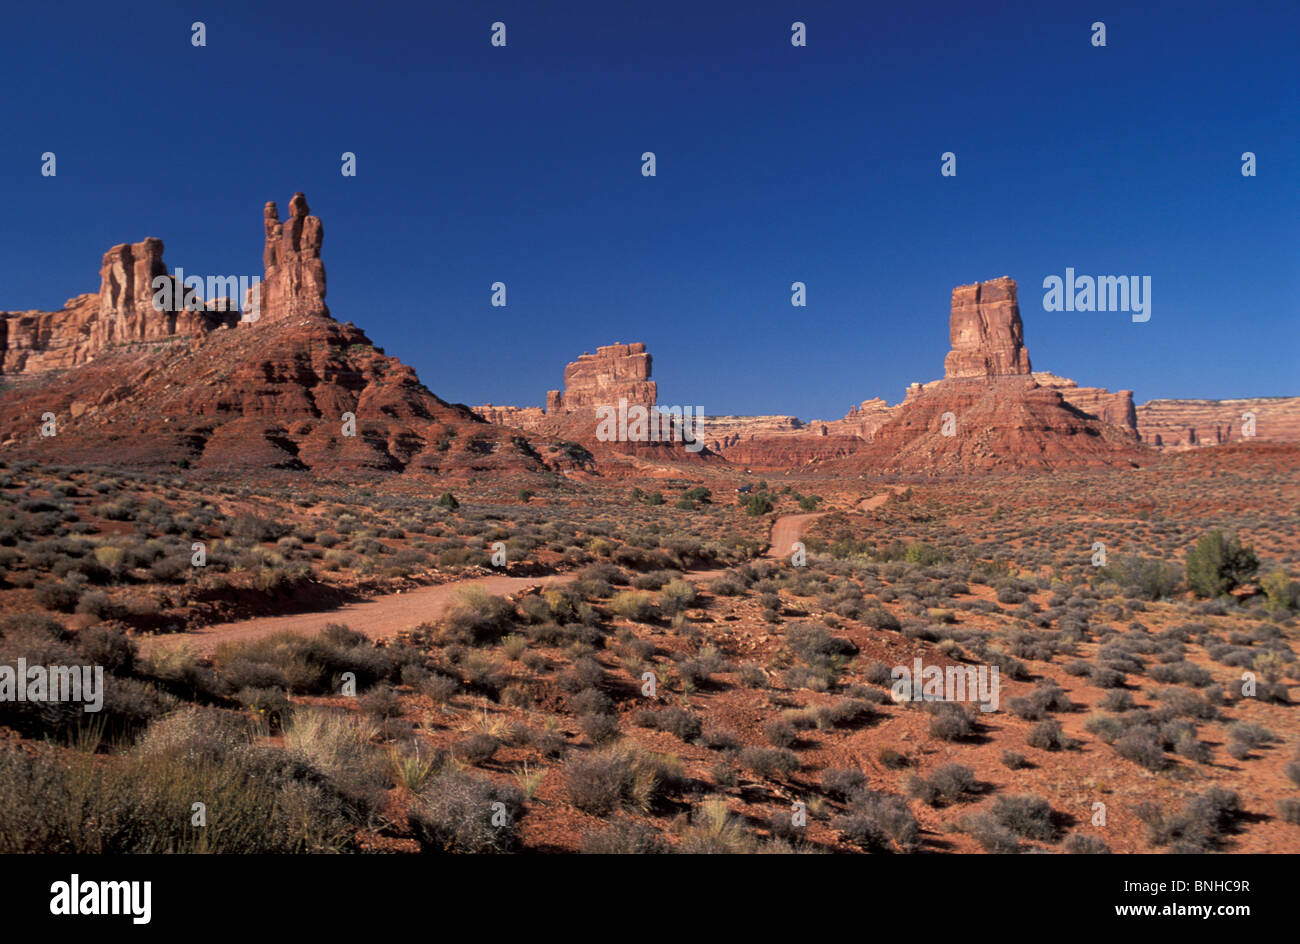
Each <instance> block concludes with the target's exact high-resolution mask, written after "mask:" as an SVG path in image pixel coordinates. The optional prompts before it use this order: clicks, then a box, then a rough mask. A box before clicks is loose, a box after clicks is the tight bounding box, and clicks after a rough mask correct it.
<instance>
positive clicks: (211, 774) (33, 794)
mask: <svg viewBox="0 0 1300 944" xmlns="http://www.w3.org/2000/svg"><path fill="white" fill-rule="evenodd" d="M196 797H202V798H203V801H204V802H205V803H206V804H207V805H208V807H209V809H210V810H213V811H216V810H220V815H215V816H211V817H210V818H209V820H208V823H207V825H206V826H204V827H201V828H196V827H194V826H192V825H190V816H189V810H190V806H191V804H192V803H193V802H194V799H195V798H196ZM179 810H183V811H185V815H177V811H179ZM367 812H368V810H367V808H366V807H363V806H360V805H358V803H357V802H355V801H353V800H350V799H349V798H347V797H346V796H344V795H343V794H342V793H340V791H339V790H338V789H337V787H336V785H335V784H333V783H332V782H331V781H330V779H328V778H326V777H323V776H322V775H321V773H320V772H319V771H316V770H313V769H312V768H310V767H307V768H304V767H303V766H302V765H301V764H299V763H296V762H295V761H294V760H293V759H292V758H289V757H288V756H287V755H285V754H284V752H283V751H278V750H275V749H270V748H260V747H255V746H254V745H253V744H252V743H251V739H250V737H249V735H248V732H247V731H246V730H242V729H241V728H240V727H236V726H234V725H232V724H229V723H227V722H226V721H225V719H222V718H220V717H219V716H217V715H216V713H215V712H194V711H184V712H177V713H175V714H173V715H169V716H167V717H165V718H162V719H159V720H158V721H156V722H154V724H153V725H152V726H151V728H150V731H149V733H148V734H147V735H146V737H145V738H143V739H142V740H141V743H140V745H139V746H138V747H137V748H135V749H133V750H132V751H130V752H129V753H127V754H124V755H122V756H120V757H118V758H115V759H114V762H113V763H111V764H100V763H96V762H95V759H94V758H92V757H90V756H88V755H84V754H76V755H71V756H66V757H56V756H55V755H53V754H52V753H48V752H46V751H39V752H36V753H33V754H29V753H27V752H21V753H20V752H14V751H0V852H5V853H9V852H43V853H57V852H72V853H79V854H120V853H163V852H217V853H221V852H228V853H231V852H233V853H291V852H345V851H350V850H352V849H353V848H354V847H355V846H354V839H353V836H354V835H355V833H356V831H357V829H358V828H359V827H360V826H361V825H362V823H363V822H364V819H365V817H366V815H367Z"/></svg>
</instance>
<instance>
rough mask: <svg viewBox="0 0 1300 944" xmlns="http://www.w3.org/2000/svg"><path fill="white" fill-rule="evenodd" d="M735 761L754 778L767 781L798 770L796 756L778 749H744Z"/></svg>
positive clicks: (797, 758) (788, 751)
mask: <svg viewBox="0 0 1300 944" xmlns="http://www.w3.org/2000/svg"><path fill="white" fill-rule="evenodd" d="M737 760H738V761H739V762H740V766H741V767H744V768H745V769H746V770H749V771H751V772H753V773H754V774H755V776H758V777H765V778H768V779H774V778H777V777H785V776H789V775H790V774H792V773H794V772H795V771H796V770H798V769H799V757H798V755H797V754H795V753H794V751H790V750H786V749H785V748H780V747H753V746H751V747H745V748H742V749H741V751H740V754H739V756H738V757H737Z"/></svg>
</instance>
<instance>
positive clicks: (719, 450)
mask: <svg viewBox="0 0 1300 944" xmlns="http://www.w3.org/2000/svg"><path fill="white" fill-rule="evenodd" d="M262 229H263V254H262V260H263V274H262V276H261V277H260V281H259V282H257V283H256V284H255V285H253V286H250V287H249V290H248V291H247V292H246V294H245V296H244V298H243V311H242V312H241V311H240V310H239V309H238V308H237V306H236V301H235V298H233V297H231V296H230V292H229V289H230V287H231V283H236V284H237V280H235V279H233V277H222V280H221V281H220V282H219V283H217V284H218V285H225V286H226V289H227V290H226V291H225V292H222V291H220V289H217V290H215V291H213V290H212V285H213V284H214V283H213V282H211V281H210V282H208V283H207V287H208V288H209V290H210V292H211V293H212V294H214V295H216V297H212V298H208V299H206V300H203V301H202V304H200V305H197V306H186V305H185V304H184V299H185V298H186V291H187V289H186V287H185V286H184V285H183V284H181V279H180V272H179V271H178V272H176V273H172V272H170V271H169V270H168V267H167V265H166V263H165V262H164V261H163V243H162V241H161V240H159V239H155V238H147V239H143V240H141V241H139V242H135V243H121V244H119V245H117V246H113V247H112V248H111V249H109V250H108V252H106V253H105V254H104V256H103V258H102V260H101V264H100V270H99V291H98V292H96V293H86V294H83V295H77V296H75V297H73V298H70V299H69V300H68V301H67V302H66V303H65V304H64V306H63V308H61V309H60V310H58V311H4V312H0V374H3V375H4V382H5V386H6V387H7V389H6V390H5V391H4V396H3V397H2V398H0V447H4V448H6V449H15V450H18V451H23V450H27V451H30V452H31V453H32V454H39V455H40V456H41V457H42V458H43V459H45V460H49V459H52V458H53V459H59V460H61V461H69V462H72V461H85V462H95V463H101V464H102V463H103V462H104V461H112V462H118V463H122V464H127V465H130V464H142V465H157V464H159V463H161V464H168V463H171V464H173V465H174V464H182V465H194V466H197V467H200V468H205V467H206V468H243V469H250V468H270V469H298V470H303V469H306V470H312V471H320V472H333V471H339V472H347V473H348V474H352V473H355V472H357V471H366V472H376V473H380V472H383V473H388V472H407V471H417V472H425V473H430V474H441V473H443V472H447V471H454V470H460V471H465V472H470V473H482V472H489V471H491V470H494V469H505V470H512V471H518V470H520V469H532V470H541V469H549V470H551V471H556V470H559V471H563V472H565V474H586V473H587V472H589V471H591V469H590V468H589V465H590V462H591V457H592V455H596V456H597V457H598V458H599V457H601V456H608V455H609V454H611V453H623V454H630V455H632V456H634V457H636V456H639V457H643V458H650V459H653V460H665V459H671V460H674V461H676V460H691V461H719V460H724V461H725V462H727V463H729V464H731V465H734V466H738V467H744V468H754V469H762V470H793V469H800V468H806V469H811V468H822V469H825V470H827V471H835V470H840V471H843V472H847V473H853V474H860V473H861V474H866V473H876V472H880V473H899V474H925V475H936V474H947V473H960V472H971V471H974V472H978V471H991V470H998V469H1004V468H1048V469H1051V468H1070V467H1080V466H1093V465H1120V466H1123V465H1131V464H1135V463H1139V462H1142V461H1146V460H1147V459H1149V458H1150V457H1152V456H1153V455H1154V454H1155V453H1156V451H1177V450H1184V449H1194V448H1199V447H1202V446H1208V445H1219V444H1224V443H1231V442H1236V441H1239V440H1241V439H1242V438H1243V437H1244V436H1245V435H1246V431H1247V429H1248V428H1251V429H1253V430H1254V433H1255V436H1256V437H1257V438H1259V439H1262V440H1282V441H1298V440H1300V398H1296V397H1278V398H1250V399H1246V398H1243V399H1236V400H1222V401H1215V400H1152V401H1150V402H1148V403H1146V404H1143V405H1141V406H1135V405H1134V403H1133V394H1132V392H1131V391H1129V390H1119V391H1115V392H1111V391H1109V390H1105V389H1102V388H1098V387H1082V386H1079V385H1078V384H1076V383H1075V382H1074V381H1073V380H1069V379H1067V378H1064V377H1058V376H1057V375H1055V374H1053V373H1051V372H1048V371H1035V370H1034V369H1033V366H1032V364H1031V361H1030V357H1029V351H1028V348H1027V346H1026V344H1025V337H1024V325H1023V322H1022V321H1021V318H1020V309H1019V304H1018V300H1017V290H1016V283H1015V281H1014V280H1012V279H1011V278H1009V277H1006V276H1003V277H1000V278H996V279H991V280H988V281H985V282H976V283H971V284H968V285H960V286H957V287H956V288H955V289H953V291H952V297H951V304H950V310H949V339H950V349H949V351H948V352H947V355H946V356H945V358H944V371H943V376H942V378H941V379H939V380H935V381H931V382H928V383H914V384H912V385H910V386H909V387H908V388H907V391H906V394H905V396H904V398H903V400H902V402H901V403H898V404H897V405H894V406H890V405H889V404H888V403H886V402H885V401H884V400H882V399H879V398H872V399H866V400H863V401H862V402H861V403H860V404H858V405H855V406H853V407H851V408H850V409H849V411H848V412H847V414H846V415H845V416H844V417H843V418H842V419H837V420H810V421H803V420H800V419H799V418H797V417H793V416H707V415H706V416H705V419H704V422H703V426H702V428H700V429H699V430H698V432H699V436H700V438H701V439H702V440H703V444H704V447H705V448H704V450H703V451H702V452H699V453H695V452H691V451H687V450H683V449H682V448H681V446H682V443H680V442H677V443H672V442H668V443H665V442H663V441H648V442H631V443H629V442H613V443H609V442H600V441H598V440H599V437H598V436H597V435H596V432H597V429H598V426H599V424H598V415H597V411H598V408H600V407H614V408H618V406H619V405H620V404H624V405H625V408H626V409H628V410H633V409H635V408H644V409H645V410H651V409H653V408H654V407H655V405H656V404H657V402H658V398H659V390H658V385H657V384H656V382H655V381H654V380H652V379H651V367H652V358H651V355H650V353H649V351H648V350H647V349H646V345H645V344H644V343H643V342H632V343H622V342H619V343H615V344H609V345H605V346H602V347H598V348H596V351H595V353H586V354H583V355H581V356H580V357H578V358H577V359H576V360H574V361H572V362H571V363H569V364H568V365H567V366H566V367H565V368H564V371H563V385H562V388H561V389H558V390H550V391H547V393H546V397H545V407H516V406H494V405H490V404H488V405H483V406H480V407H476V408H474V411H471V410H470V409H469V408H467V407H463V406H460V405H456V404H450V403H448V402H446V401H444V400H442V399H440V398H439V397H437V396H435V395H434V394H433V393H431V392H430V391H429V390H428V388H426V387H425V386H424V385H423V384H422V383H421V382H420V380H419V378H418V377H417V376H416V374H415V371H414V370H412V369H411V368H410V367H409V366H407V365H405V364H403V363H402V362H401V361H399V360H397V359H396V358H393V357H389V356H387V355H386V354H384V352H383V351H381V350H378V349H377V348H375V347H374V345H373V344H372V343H371V342H370V340H369V338H367V337H366V335H365V334H364V333H363V332H362V331H361V329H359V328H357V327H356V326H355V325H353V324H351V323H346V324H340V323H339V322H338V321H336V320H335V319H334V318H333V316H332V315H331V313H330V309H329V307H328V306H327V305H326V303H325V293H326V278H325V265H324V262H323V260H322V258H321V250H322V246H323V244H324V233H325V231H324V226H323V224H322V223H321V221H320V219H319V218H318V217H316V216H313V215H312V213H311V211H310V208H309V207H308V204H307V199H306V197H305V196H304V195H303V194H302V193H297V194H294V196H293V198H292V199H291V200H290V201H289V204H288V214H287V217H286V218H285V219H283V220H282V219H281V218H280V213H279V209H278V207H277V206H276V204H275V203H273V202H271V203H267V204H266V205H265V207H264V208H263V213H262ZM196 274H198V273H197V272H191V273H188V275H189V276H193V275H196ZM160 280H161V281H160ZM250 280H251V277H250ZM185 281H189V279H188V278H187V279H185ZM157 285H162V286H163V287H165V288H167V289H169V291H167V292H164V293H163V296H162V297H163V298H165V299H169V301H167V303H166V304H163V303H159V304H157V305H156V304H155V297H156V296H157V294H158V290H157V289H156V287H155V286H157ZM200 297H201V296H200ZM250 318H255V319H256V320H249V319H250ZM686 399H691V398H689V397H686ZM706 406H707V405H706ZM47 413H54V414H55V416H56V417H57V418H58V422H59V424H60V425H59V432H58V436H57V438H52V439H49V440H45V439H44V438H42V437H41V436H40V434H39V432H38V430H39V429H40V425H41V424H40V417H42V416H44V415H46V414H47ZM346 414H351V415H353V416H354V418H355V421H356V428H355V429H354V430H353V432H352V433H348V434H344V433H343V432H342V428H341V424H342V421H343V417H344V415H346ZM1246 415H1248V416H1249V419H1250V423H1251V425H1250V426H1249V427H1248V425H1247V423H1246V422H1245V420H1246V418H1247V416H1246ZM628 428H629V429H630V425H629V427H628ZM520 431H523V432H525V433H528V434H529V435H527V436H520ZM534 440H536V441H534ZM538 442H541V443H542V445H541V446H539V445H538ZM548 443H549V445H548ZM574 443H576V444H579V445H581V446H583V447H585V448H586V450H587V451H588V452H589V453H590V454H587V453H584V450H583V449H574V448H572V445H573V444H574Z"/></svg>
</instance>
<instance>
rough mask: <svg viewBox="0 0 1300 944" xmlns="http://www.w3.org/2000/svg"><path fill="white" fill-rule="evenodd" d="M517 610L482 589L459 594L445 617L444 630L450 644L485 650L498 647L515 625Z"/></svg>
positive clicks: (442, 628)
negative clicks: (496, 644)
mask: <svg viewBox="0 0 1300 944" xmlns="http://www.w3.org/2000/svg"><path fill="white" fill-rule="evenodd" d="M513 618H514V607H513V606H512V605H511V603H510V602H509V601H508V600H505V599H502V598H501V597H498V596H493V595H492V594H490V593H488V592H487V591H486V590H484V589H483V588H482V587H476V586H469V587H464V588H462V589H460V590H459V591H457V595H456V601H455V602H454V603H453V604H452V605H451V608H450V609H449V610H448V611H447V614H446V615H445V616H444V617H443V619H442V623H441V630H442V634H443V638H444V639H445V641H447V642H455V643H460V644H462V645H470V646H483V645H489V644H491V643H495V642H497V641H499V640H500V639H501V637H502V636H504V635H505V634H506V632H507V631H508V630H509V629H510V627H511V626H512V624H513Z"/></svg>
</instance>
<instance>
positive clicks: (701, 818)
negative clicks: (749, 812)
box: [676, 799, 758, 855]
mask: <svg viewBox="0 0 1300 944" xmlns="http://www.w3.org/2000/svg"><path fill="white" fill-rule="evenodd" d="M676 851H677V852H679V853H682V854H685V855H737V854H747V853H753V852H756V851H758V840H757V839H756V838H755V837H754V836H753V835H752V834H751V833H750V832H749V831H748V830H747V829H746V828H745V823H744V821H743V820H742V819H740V818H739V817H737V816H732V815H731V814H730V813H729V812H728V811H727V805H726V803H724V802H723V801H722V800H719V799H710V800H706V801H705V802H704V803H702V804H700V807H699V809H697V810H696V811H695V812H694V814H692V816H691V819H690V823H689V824H688V825H687V827H686V829H685V830H683V831H682V838H681V841H680V842H679V843H678V845H677V849H676Z"/></svg>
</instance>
